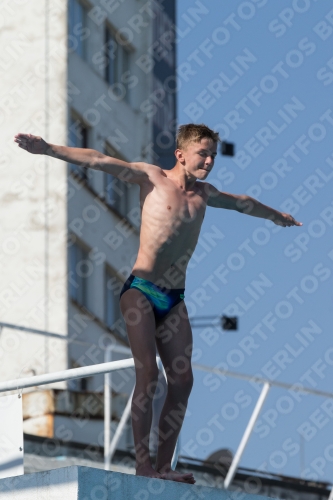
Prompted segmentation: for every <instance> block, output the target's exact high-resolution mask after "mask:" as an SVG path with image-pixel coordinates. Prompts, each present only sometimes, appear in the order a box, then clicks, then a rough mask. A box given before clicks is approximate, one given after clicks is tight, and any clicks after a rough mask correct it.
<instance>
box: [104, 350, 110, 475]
mask: <svg viewBox="0 0 333 500" xmlns="http://www.w3.org/2000/svg"><path fill="white" fill-rule="evenodd" d="M111 360H112V345H111V346H107V348H106V349H105V353H104V362H105V363H108V362H110V361H111ZM111 390H112V389H111V373H110V372H108V373H105V375H104V470H109V458H108V457H109V454H110V438H111V436H110V434H111V418H112V408H111V404H112V393H111Z"/></svg>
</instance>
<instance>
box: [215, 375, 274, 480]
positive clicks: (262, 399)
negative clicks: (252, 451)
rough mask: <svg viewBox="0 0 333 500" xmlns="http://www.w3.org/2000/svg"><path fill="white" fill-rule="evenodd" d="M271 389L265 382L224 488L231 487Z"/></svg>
mask: <svg viewBox="0 0 333 500" xmlns="http://www.w3.org/2000/svg"><path fill="white" fill-rule="evenodd" d="M269 389H270V385H269V383H268V382H265V384H264V387H263V388H262V391H261V393H260V396H259V399H258V401H257V404H256V406H255V408H254V410H253V413H252V415H251V418H250V420H249V423H248V424H247V427H246V429H245V432H244V434H243V437H242V440H241V442H240V444H239V446H238V449H237V451H236V454H235V456H234V459H233V461H232V463H231V465H230V469H229V470H228V474H227V475H226V478H225V480H224V488H225V489H227V488H229V486H230V484H231V482H232V480H233V478H234V476H235V474H236V469H237V467H238V464H239V462H240V459H241V457H242V455H243V452H244V449H245V447H246V445H247V442H248V440H249V439H250V435H251V432H252V430H253V428H254V426H255V423H256V421H257V418H258V416H259V413H260V410H261V408H262V407H263V404H264V402H265V399H266V397H267V394H268V391H269Z"/></svg>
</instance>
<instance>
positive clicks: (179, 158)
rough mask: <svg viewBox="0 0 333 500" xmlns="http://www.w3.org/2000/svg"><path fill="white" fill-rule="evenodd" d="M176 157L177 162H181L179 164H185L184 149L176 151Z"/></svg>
mask: <svg viewBox="0 0 333 500" xmlns="http://www.w3.org/2000/svg"><path fill="white" fill-rule="evenodd" d="M175 157H176V158H177V161H179V163H183V162H184V160H185V158H184V154H183V150H182V149H176V151H175Z"/></svg>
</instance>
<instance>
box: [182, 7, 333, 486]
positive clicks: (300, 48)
mask: <svg viewBox="0 0 333 500" xmlns="http://www.w3.org/2000/svg"><path fill="white" fill-rule="evenodd" d="M177 3H178V6H177V19H178V21H177V24H178V28H179V30H180V31H179V37H178V43H177V50H178V55H177V57H178V61H177V64H178V71H179V82H180V85H179V87H180V88H179V94H178V121H179V123H180V124H181V123H188V122H192V121H193V122H196V123H205V124H207V125H208V126H210V127H211V128H214V129H216V130H219V131H220V133H221V136H222V138H225V139H226V140H228V141H231V142H234V143H235V145H236V152H237V156H236V157H234V158H231V157H226V156H221V155H219V156H218V157H217V160H216V164H215V167H214V170H213V171H212V173H211V174H210V176H209V177H208V179H207V181H208V182H211V183H212V184H214V185H215V186H216V187H218V188H219V189H222V190H224V191H227V192H231V193H235V194H245V193H247V194H250V195H251V196H253V197H255V198H257V199H259V200H260V201H261V202H262V203H264V204H266V205H269V206H272V207H274V208H276V209H278V210H281V211H283V212H288V213H291V214H292V215H293V216H294V217H295V218H296V219H297V220H299V221H301V222H303V226H302V227H292V228H279V227H278V226H275V225H273V224H272V223H270V222H268V221H265V220H264V219H259V218H255V217H250V216H247V215H243V214H239V213H237V212H231V211H228V210H221V209H214V208H210V207H208V209H207V211H206V216H205V220H204V224H203V227H202V233H201V238H200V240H199V245H198V247H197V250H196V254H195V255H196V260H193V259H192V261H191V264H192V267H191V268H190V269H189V272H188V276H187V283H186V294H185V295H186V301H187V303H188V306H189V310H190V311H192V312H193V314H192V315H193V316H205V315H213V316H218V315H222V314H229V315H236V316H238V317H239V329H238V331H231V332H223V331H222V330H220V329H215V330H211V331H209V330H204V329H198V328H195V329H194V330H193V334H194V347H195V351H194V361H195V362H197V363H200V364H205V365H209V366H216V365H217V364H218V363H224V365H222V366H226V367H227V368H228V369H229V370H231V371H237V372H241V373H245V374H250V375H253V374H260V375H261V376H263V377H266V378H275V379H276V380H278V381H284V382H289V383H296V382H299V383H302V384H303V385H304V386H306V387H313V388H316V389H319V390H325V391H332V384H331V383H330V382H331V380H332V374H333V350H332V340H331V338H332V337H331V325H332V310H333V307H332V306H333V304H332V295H333V293H332V272H333V241H332V227H333V195H332V185H333V145H332V140H331V137H332V132H333V100H332V90H333V58H332V50H331V47H332V41H333V10H332V6H331V5H329V2H323V1H315V0H302V1H301V0H299V1H296V0H295V1H293V2H292V1H291V0H289V1H285V0H283V1H282V0H281V1H279V2H272V1H271V2H269V1H267V0H258V1H255V0H252V1H247V2H242V1H238V0H237V1H235V0H234V1H231V0H229V1H224V2H221V1H218V0H210V1H209V2H208V0H202V1H200V2H196V1H194V0H182V1H181V2H177ZM221 6H222V7H221ZM193 9H194V10H193ZM188 28H189V29H188ZM330 110H332V111H330ZM209 233H211V234H214V235H215V236H211V237H209ZM223 266H224V267H223ZM251 339H252V341H251ZM194 375H195V386H194V389H193V392H192V394H191V397H190V401H189V406H188V415H187V417H186V423H185V425H184V428H183V430H182V434H181V446H182V451H181V454H183V455H187V456H197V457H198V458H206V457H207V456H208V455H209V454H211V453H212V452H214V451H215V450H217V449H220V448H229V449H230V450H232V451H233V452H235V451H236V449H237V446H238V444H239V441H240V439H241V436H242V433H243V431H244V429H245V427H246V424H247V422H248V419H249V418H250V415H251V412H252V410H253V408H254V406H255V403H256V400H257V398H258V395H259V393H258V391H257V390H256V389H255V388H254V387H253V386H252V385H250V384H249V383H248V382H246V381H241V380H237V379H228V380H227V381H224V380H220V379H218V377H217V376H214V377H212V378H207V374H205V373H204V372H199V371H195V374H194ZM332 392H333V391H332ZM332 407H333V400H328V399H327V398H325V397H316V396H304V397H302V398H297V397H296V396H295V394H291V393H289V392H288V391H286V390H283V389H276V388H271V390H270V393H269V395H268V398H267V400H266V402H265V405H264V407H263V409H262V412H261V415H260V417H259V423H258V427H257V428H256V432H254V433H253V435H252V437H251V439H250V442H249V444H248V446H247V448H246V450H245V453H244V455H243V457H242V460H241V463H240V465H241V466H244V467H251V468H258V469H261V470H268V471H272V472H275V473H282V474H287V475H294V476H302V477H305V478H313V479H318V480H327V481H329V480H330V478H331V477H332V470H333V440H332V438H331V436H332V435H333V432H332V431H333V422H332V420H333V410H332Z"/></svg>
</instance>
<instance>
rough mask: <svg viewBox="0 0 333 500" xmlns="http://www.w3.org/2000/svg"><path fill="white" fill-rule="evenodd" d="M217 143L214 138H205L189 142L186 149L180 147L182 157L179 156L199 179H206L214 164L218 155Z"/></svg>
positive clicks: (187, 168)
mask: <svg viewBox="0 0 333 500" xmlns="http://www.w3.org/2000/svg"><path fill="white" fill-rule="evenodd" d="M216 150H217V143H216V142H214V141H212V139H209V138H204V139H201V141H200V142H189V143H188V144H186V146H185V148H184V149H178V150H177V151H179V152H181V157H180V158H178V155H177V158H178V160H179V161H180V162H181V163H182V164H184V166H185V168H186V170H187V172H189V173H191V174H192V175H194V176H195V177H197V178H198V179H202V180H203V179H206V177H207V176H208V174H209V172H210V171H211V170H212V168H213V166H214V160H215V157H216V155H217V152H216Z"/></svg>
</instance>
